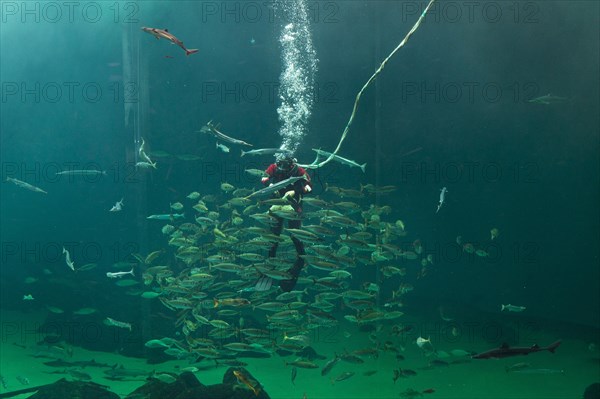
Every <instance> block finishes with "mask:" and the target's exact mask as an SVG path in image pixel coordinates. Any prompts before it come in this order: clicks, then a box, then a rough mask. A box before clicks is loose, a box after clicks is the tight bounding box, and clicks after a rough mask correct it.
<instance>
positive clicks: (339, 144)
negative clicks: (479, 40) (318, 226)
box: [304, 0, 435, 169]
mask: <svg viewBox="0 0 600 399" xmlns="http://www.w3.org/2000/svg"><path fill="white" fill-rule="evenodd" d="M434 2H435V0H430V1H429V4H427V7H425V9H424V10H423V12H422V13H421V16H420V17H419V19H418V20H417V22H416V23H415V24H414V26H413V27H412V29H411V30H410V31H409V32H408V33H407V34H406V36H405V37H404V39H403V40H402V41H401V42H400V44H398V46H397V47H396V48H395V49H394V51H392V52H391V53H390V55H388V56H387V58H386V59H384V60H383V62H382V63H381V65H380V66H379V68H377V70H376V71H375V73H374V74H373V75H372V76H371V77H370V78H369V80H368V81H367V83H365V85H364V86H363V87H362V89H360V91H359V92H358V94H357V95H356V100H355V101H354V108H353V109H352V114H351V115H350V119H349V120H348V124H347V125H346V128H345V129H344V133H342V137H341V138H340V141H339V143H338V145H337V147H336V148H335V151H333V153H331V155H329V156H328V157H327V159H325V160H324V161H323V162H320V163H316V162H317V160H318V159H319V157H318V156H317V160H315V161H314V162H313V163H312V164H310V165H304V167H306V168H309V169H317V168H320V167H322V166H323V165H325V164H327V163H328V162H329V161H331V160H332V159H333V157H334V156H335V155H336V154H337V153H338V151H339V150H340V147H341V146H342V143H343V142H344V139H345V138H346V135H347V134H348V131H349V130H350V126H351V125H352V122H353V121H354V116H355V114H356V110H357V109H358V102H359V101H360V98H361V96H362V95H363V92H364V91H365V90H366V89H367V87H369V85H370V84H371V82H373V81H374V80H375V78H377V75H379V74H380V73H381V71H383V68H385V64H387V62H388V61H389V60H390V59H391V58H392V57H393V56H394V54H396V53H397V52H398V50H400V49H401V48H402V47H404V45H405V44H406V42H408V39H410V37H411V36H412V34H413V33H415V31H416V30H417V29H418V28H419V25H421V22H422V21H423V19H424V18H425V14H427V11H429V8H430V7H431V5H432V4H433V3H434Z"/></svg>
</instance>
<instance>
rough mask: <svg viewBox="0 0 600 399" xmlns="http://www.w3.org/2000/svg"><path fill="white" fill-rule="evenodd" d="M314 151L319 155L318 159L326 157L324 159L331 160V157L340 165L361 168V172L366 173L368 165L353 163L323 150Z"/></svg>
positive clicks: (314, 149)
mask: <svg viewBox="0 0 600 399" xmlns="http://www.w3.org/2000/svg"><path fill="white" fill-rule="evenodd" d="M313 151H314V152H316V153H317V156H318V157H319V156H321V157H324V158H329V157H330V156H331V157H332V158H331V159H332V160H333V161H336V162H339V163H341V164H343V165H347V166H350V167H356V168H360V170H362V171H363V173H364V172H365V167H366V166H367V164H366V163H363V164H362V165H361V164H359V163H358V162H356V161H353V160H351V159H348V158H344V157H341V156H339V155H334V154H332V153H331V152H327V151H323V150H321V149H316V148H313ZM318 157H317V159H318Z"/></svg>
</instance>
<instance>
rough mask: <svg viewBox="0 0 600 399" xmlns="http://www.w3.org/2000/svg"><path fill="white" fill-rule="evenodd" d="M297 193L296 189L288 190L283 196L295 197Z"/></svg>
mask: <svg viewBox="0 0 600 399" xmlns="http://www.w3.org/2000/svg"><path fill="white" fill-rule="evenodd" d="M295 194H296V191H294V190H290V191H286V192H285V194H283V198H290V197H291V198H293V197H294V195H295Z"/></svg>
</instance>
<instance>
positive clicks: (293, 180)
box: [245, 176, 304, 199]
mask: <svg viewBox="0 0 600 399" xmlns="http://www.w3.org/2000/svg"><path fill="white" fill-rule="evenodd" d="M301 179H304V176H293V177H290V178H287V179H285V180H282V181H280V182H277V183H274V184H271V185H270V186H268V187H265V188H263V189H261V190H258V191H255V192H253V193H251V194H250V195H248V196H247V197H245V198H246V199H250V198H252V197H262V196H266V195H269V194H271V193H274V192H275V191H279V190H281V189H282V188H284V187H287V186H289V185H290V184H294V183H296V182H297V181H298V180H301Z"/></svg>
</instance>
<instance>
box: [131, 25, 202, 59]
mask: <svg viewBox="0 0 600 399" xmlns="http://www.w3.org/2000/svg"><path fill="white" fill-rule="evenodd" d="M142 30H143V31H144V32H146V33H150V34H151V35H152V36H154V37H155V38H156V39H157V40H159V39H160V38H161V37H162V38H163V39H167V40H168V41H170V42H171V43H173V44H176V45H178V46H179V47H181V48H182V49H183V51H185V55H190V54H194V53H197V52H198V49H195V48H192V49H188V48H186V47H185V46H184V45H183V42H182V41H181V40H179V39H178V38H176V37H175V36H174V35H172V34H171V33H169V30H168V29H157V28H146V27H142Z"/></svg>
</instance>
